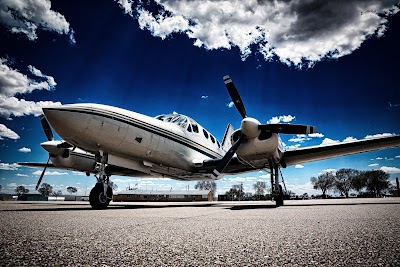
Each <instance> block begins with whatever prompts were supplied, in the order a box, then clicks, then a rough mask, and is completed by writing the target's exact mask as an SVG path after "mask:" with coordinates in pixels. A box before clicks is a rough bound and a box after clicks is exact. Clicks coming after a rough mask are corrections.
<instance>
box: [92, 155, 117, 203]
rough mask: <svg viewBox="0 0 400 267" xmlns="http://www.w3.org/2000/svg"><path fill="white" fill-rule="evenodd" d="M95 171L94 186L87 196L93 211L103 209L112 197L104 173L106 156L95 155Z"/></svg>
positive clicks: (108, 182)
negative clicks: (95, 180) (95, 181)
mask: <svg viewBox="0 0 400 267" xmlns="http://www.w3.org/2000/svg"><path fill="white" fill-rule="evenodd" d="M96 161H97V163H96V170H97V174H95V177H96V179H97V183H96V185H95V186H94V187H93V188H92V190H91V191H90V195H89V203H90V205H91V206H92V208H93V209H98V210H99V209H105V208H107V206H108V204H110V201H111V199H112V196H113V191H112V188H111V185H110V176H109V175H108V174H107V173H106V167H107V161H108V155H107V154H105V153H104V154H103V155H102V156H100V155H96Z"/></svg>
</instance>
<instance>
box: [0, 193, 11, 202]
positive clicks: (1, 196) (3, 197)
mask: <svg viewBox="0 0 400 267" xmlns="http://www.w3.org/2000/svg"><path fill="white" fill-rule="evenodd" d="M11 200H14V199H13V195H10V194H0V201H11Z"/></svg>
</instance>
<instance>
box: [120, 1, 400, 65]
mask: <svg viewBox="0 0 400 267" xmlns="http://www.w3.org/2000/svg"><path fill="white" fill-rule="evenodd" d="M154 2H156V3H157V6H156V7H158V10H154V7H155V5H153V3H151V2H150V1H138V2H136V1H131V0H118V3H119V5H120V7H121V8H122V9H123V10H124V11H125V13H127V14H129V15H131V16H132V17H133V18H135V19H137V20H138V23H139V27H140V28H141V29H146V30H148V31H150V32H151V34H152V35H153V36H155V37H160V38H162V39H165V38H167V37H168V36H170V35H171V34H174V33H181V34H184V35H186V36H187V37H188V38H190V39H193V45H194V46H198V47H203V48H205V49H221V48H223V49H231V48H232V47H237V48H238V49H239V50H240V54H241V57H242V59H243V60H245V59H246V58H247V57H248V56H249V55H250V54H251V53H252V52H253V51H252V49H254V50H257V52H259V53H260V54H261V55H263V57H264V59H265V60H266V61H270V60H275V59H277V60H279V61H281V62H283V63H284V64H287V65H294V66H297V67H299V68H300V67H302V66H305V65H306V66H309V67H310V66H313V64H314V63H315V62H316V61H320V60H322V59H324V58H334V59H336V58H340V57H342V56H345V55H348V54H351V53H352V52H353V51H354V50H356V49H357V48H359V47H360V46H361V44H362V43H363V42H364V41H366V40H367V39H368V38H370V37H372V36H376V37H381V36H382V35H383V34H384V33H385V31H386V30H387V24H388V20H387V18H388V17H389V16H392V15H394V14H396V13H397V12H398V11H399V8H398V6H396V5H397V4H398V3H399V2H398V1H397V0H365V1H359V0H340V1H319V0H309V1H301V0H289V1H283V0H278V1H225V0H213V1H211V0H205V1H191V0H154ZM150 9H151V10H150ZM154 11H155V12H154Z"/></svg>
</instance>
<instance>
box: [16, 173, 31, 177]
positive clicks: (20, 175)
mask: <svg viewBox="0 0 400 267" xmlns="http://www.w3.org/2000/svg"><path fill="white" fill-rule="evenodd" d="M15 176H19V177H29V176H28V175H26V174H22V173H17V174H16V175H15Z"/></svg>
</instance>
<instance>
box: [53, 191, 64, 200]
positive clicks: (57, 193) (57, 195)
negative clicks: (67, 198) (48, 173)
mask: <svg viewBox="0 0 400 267" xmlns="http://www.w3.org/2000/svg"><path fill="white" fill-rule="evenodd" d="M51 194H52V195H53V196H55V197H56V200H57V197H59V196H61V195H62V192H61V190H58V191H57V192H56V191H53V192H52V193H51Z"/></svg>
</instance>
